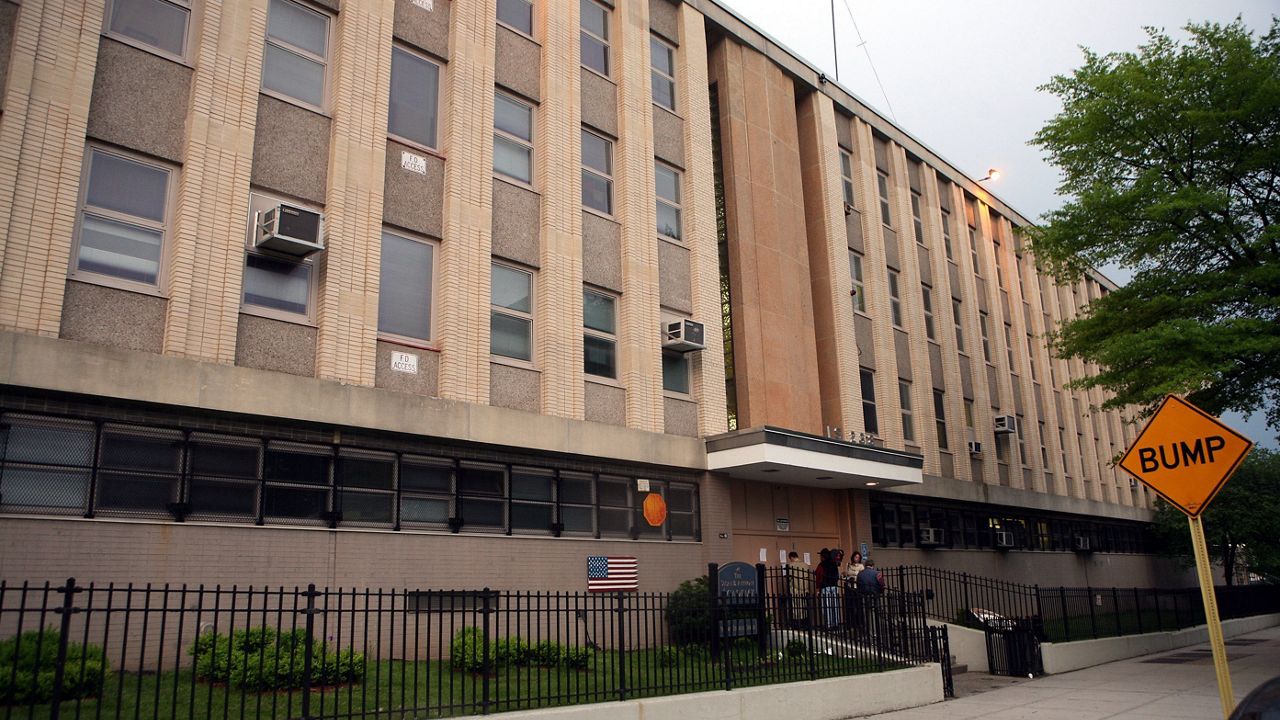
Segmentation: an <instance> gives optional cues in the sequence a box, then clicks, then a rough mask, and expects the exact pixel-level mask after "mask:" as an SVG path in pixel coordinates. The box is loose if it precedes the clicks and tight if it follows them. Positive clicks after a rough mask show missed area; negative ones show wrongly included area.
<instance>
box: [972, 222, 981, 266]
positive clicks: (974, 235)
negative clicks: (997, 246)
mask: <svg viewBox="0 0 1280 720" xmlns="http://www.w3.org/2000/svg"><path fill="white" fill-rule="evenodd" d="M969 255H970V256H971V257H972V259H973V274H974V275H977V276H978V277H982V263H980V262H979V261H978V232H977V231H976V230H974V228H973V226H972V225H970V226H969Z"/></svg>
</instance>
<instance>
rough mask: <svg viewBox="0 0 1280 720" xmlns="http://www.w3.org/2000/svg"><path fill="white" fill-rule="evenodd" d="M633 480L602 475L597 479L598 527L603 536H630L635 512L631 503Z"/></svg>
mask: <svg viewBox="0 0 1280 720" xmlns="http://www.w3.org/2000/svg"><path fill="white" fill-rule="evenodd" d="M634 485H635V482H634V481H633V480H630V479H629V478H623V477H611V476H607V475H601V476H600V477H599V479H597V480H596V498H597V502H598V503H599V508H598V509H597V511H596V517H597V527H598V528H599V532H600V536H601V537H630V536H631V519H632V516H633V515H634V514H635V512H634V511H633V510H632V504H631V488H632V487H633V486H634Z"/></svg>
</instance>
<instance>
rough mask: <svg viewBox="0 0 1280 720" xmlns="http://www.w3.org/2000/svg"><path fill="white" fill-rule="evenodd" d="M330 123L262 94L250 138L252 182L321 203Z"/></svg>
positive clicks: (306, 111)
mask: <svg viewBox="0 0 1280 720" xmlns="http://www.w3.org/2000/svg"><path fill="white" fill-rule="evenodd" d="M330 122H331V121H330V120H329V118H327V117H325V116H324V115H321V114H319V113H316V112H312V111H310V110H305V109H303V108H300V107H298V106H297V105H293V104H291V103H287V102H284V101H283V100H277V99H275V98H273V97H271V96H269V95H263V96H261V97H260V98H259V99H258V124H257V133H256V134H255V135H254V138H253V178H252V181H253V184H254V185H256V186H259V187H261V188H264V189H266V190H274V191H275V192H279V193H284V194H285V195H292V196H294V197H297V198H301V199H303V200H307V201H310V202H313V203H316V204H318V205H323V204H324V201H325V186H326V184H327V177H328V174H329V140H330V137H329V131H330Z"/></svg>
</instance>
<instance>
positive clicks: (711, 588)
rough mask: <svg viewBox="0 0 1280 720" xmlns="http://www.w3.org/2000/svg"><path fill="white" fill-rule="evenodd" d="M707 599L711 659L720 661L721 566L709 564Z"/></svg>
mask: <svg viewBox="0 0 1280 720" xmlns="http://www.w3.org/2000/svg"><path fill="white" fill-rule="evenodd" d="M707 599H708V600H709V601H710V602H711V659H712V660H719V659H720V566H719V565H718V564H716V563H707Z"/></svg>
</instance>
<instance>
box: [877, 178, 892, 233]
mask: <svg viewBox="0 0 1280 720" xmlns="http://www.w3.org/2000/svg"><path fill="white" fill-rule="evenodd" d="M876 188H877V189H878V190H879V192H880V222H882V223H884V225H885V227H893V214H892V213H890V212H889V175H888V174H886V173H885V172H884V171H883V170H880V171H878V172H877V173H876Z"/></svg>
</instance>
